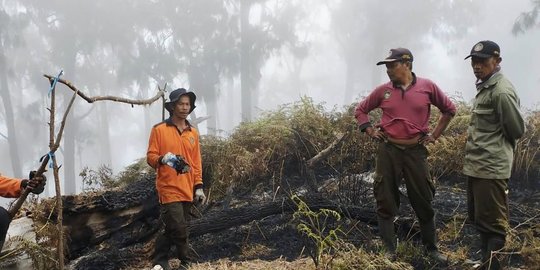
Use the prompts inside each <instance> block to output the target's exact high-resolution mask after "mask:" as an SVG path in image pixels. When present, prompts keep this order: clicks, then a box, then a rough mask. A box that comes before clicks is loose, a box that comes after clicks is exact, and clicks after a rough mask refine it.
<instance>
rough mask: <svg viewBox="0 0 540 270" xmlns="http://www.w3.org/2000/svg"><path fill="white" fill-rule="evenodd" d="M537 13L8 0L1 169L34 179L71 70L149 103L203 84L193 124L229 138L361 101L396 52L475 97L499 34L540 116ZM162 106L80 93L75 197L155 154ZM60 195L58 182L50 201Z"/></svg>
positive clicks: (67, 146) (503, 6)
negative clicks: (244, 124) (486, 44)
mask: <svg viewBox="0 0 540 270" xmlns="http://www.w3.org/2000/svg"><path fill="white" fill-rule="evenodd" d="M533 7H534V3H533V2H532V1H530V0H514V1H503V0H492V1H488V0H471V1H455V0H440V1H435V0H433V1H427V0H410V1H399V0H392V1H360V0H358V1H355V0H348V1H347V0H342V1H338V0H331V1H315V0H304V1H302V0H295V1H290V0H289V1H286V0H273V1H272V0H267V1H264V0H261V1H247V0H224V1H218V0H204V1H203V0H199V1H159V0H155V1H135V0H133V1H103V0H96V1H29V0H11V1H6V0H4V1H2V7H1V8H0V41H1V44H0V45H1V46H2V47H1V51H0V52H1V53H0V76H1V77H0V81H1V84H0V91H1V92H0V93H2V95H1V96H0V104H1V106H2V107H1V109H0V151H1V153H4V154H3V155H2V157H0V173H2V174H3V175H6V176H15V177H25V174H26V172H28V171H29V170H31V169H36V168H37V167H38V166H39V158H40V157H41V156H42V155H44V154H46V153H47V152H48V151H49V148H48V144H49V126H48V121H49V112H48V111H47V108H48V107H49V104H50V96H49V93H48V91H49V82H48V80H47V79H45V78H44V77H43V76H42V75H43V74H50V75H56V74H58V72H59V71H60V70H64V72H65V74H64V75H63V76H62V78H63V79H66V80H69V81H70V82H72V83H73V84H74V85H75V86H76V87H78V88H79V89H80V90H81V91H83V92H84V93H85V94H86V95H88V96H103V95H112V96H119V97H126V98H131V99H146V98H149V97H152V96H154V95H155V94H156V93H157V87H158V85H159V86H161V87H163V86H164V85H165V83H166V84H167V90H169V92H170V91H171V90H173V89H175V88H179V87H184V88H187V89H190V90H192V91H194V92H195V93H196V94H197V97H198V99H197V108H196V109H195V111H194V115H192V116H197V117H202V116H210V117H211V118H210V119H209V120H207V121H204V122H202V123H201V124H199V129H200V133H201V134H202V135H208V134H210V135H218V136H225V137H226V136H228V134H230V133H231V132H232V131H233V130H234V128H235V127H236V126H237V125H238V124H239V123H240V122H241V121H250V120H255V119H257V116H258V115H260V113H261V112H263V111H267V110H274V109H276V108H278V107H279V106H280V105H282V104H287V103H292V102H295V101H298V100H299V99H300V98H301V97H304V96H307V97H311V98H312V99H313V100H314V101H315V102H316V103H324V104H325V106H326V108H328V110H331V109H337V110H341V109H343V107H344V106H346V105H350V104H352V103H354V102H357V101H358V100H359V99H360V98H361V97H362V96H365V95H367V94H368V93H369V92H370V91H371V90H372V89H373V88H374V87H375V86H376V85H378V84H381V83H384V82H386V81H387V80H388V78H387V77H386V73H385V68H384V66H376V65H375V63H376V62H377V61H379V60H381V59H383V58H385V57H386V55H387V52H388V51H389V49H390V48H395V47H407V48H409V49H410V50H411V51H412V53H413V55H414V67H413V71H414V72H415V73H416V74H417V75H418V76H421V77H427V78H429V79H431V80H433V81H434V82H435V83H437V84H438V85H439V86H440V87H441V88H442V89H443V90H444V91H446V92H447V93H448V95H450V96H454V97H462V98H464V99H465V100H467V101H468V100H471V99H472V98H473V97H474V94H475V89H474V82H475V78H474V75H473V74H472V71H471V67H470V62H469V61H464V60H463V58H464V57H465V56H466V55H468V54H469V52H470V49H471V48H472V46H473V45H474V44H475V43H476V42H478V41H480V40H485V39H489V40H493V41H495V42H497V43H498V44H499V45H500V46H501V55H502V58H503V61H502V64H501V66H502V72H504V73H505V74H506V75H507V76H508V78H509V79H510V80H511V81H512V82H513V83H514V85H515V86H516V89H517V92H518V94H519V96H520V98H521V101H522V105H523V107H524V108H525V109H536V106H537V103H538V101H539V100H540V96H539V94H538V93H537V91H535V89H537V86H538V85H539V84H540V72H538V71H539V70H540V61H538V60H539V59H540V49H538V47H539V44H540V27H538V26H536V27H533V28H531V29H528V30H526V31H525V32H523V33H521V34H518V35H514V34H512V27H513V25H514V23H515V22H516V19H517V18H518V17H519V16H520V14H521V13H523V12H528V11H530V10H532V9H533ZM56 93H57V96H58V97H57V102H58V108H57V113H56V121H55V122H56V124H57V125H58V124H59V123H60V120H61V116H62V114H63V111H64V110H65V107H66V105H67V102H68V100H69V98H70V97H71V95H72V93H73V92H72V91H71V90H69V89H68V88H67V87H65V86H64V85H60V84H59V85H58V86H57V88H56ZM167 97H168V94H167ZM161 106H162V105H161V101H158V102H155V103H154V104H152V105H150V106H130V105H127V104H123V103H115V102H109V101H101V102H95V103H92V104H90V103H87V102H86V101H84V100H82V99H81V98H77V100H76V102H75V104H74V108H73V111H72V112H71V113H70V117H69V118H68V121H67V123H66V134H65V139H64V141H63V144H62V146H61V149H60V150H59V151H58V152H57V153H56V157H57V159H58V162H59V164H61V165H62V168H61V169H60V173H61V175H60V176H61V179H62V182H63V183H64V186H63V187H62V188H63V190H64V192H66V193H74V192H80V191H81V189H82V184H81V178H80V176H79V173H80V172H81V170H82V169H83V168H84V167H85V166H87V167H89V168H93V169H96V168H98V167H99V166H100V165H107V166H109V167H111V168H112V169H113V171H114V173H118V172H119V171H121V170H122V169H123V168H124V167H125V166H127V165H129V164H131V163H132V162H134V161H135V160H137V159H139V158H143V157H144V156H145V154H146V147H147V142H148V135H149V132H150V129H151V127H152V126H153V125H154V124H156V123H158V122H160V121H161V110H162V107H161ZM10 119H11V120H10ZM14 160H19V162H18V163H19V165H14V164H15V163H14ZM47 176H48V177H49V179H52V173H51V172H48V173H47ZM66 183H68V184H66ZM73 183H75V184H73ZM52 194H54V187H53V185H52V181H50V182H49V185H48V190H47V191H46V194H45V195H47V196H49V195H52Z"/></svg>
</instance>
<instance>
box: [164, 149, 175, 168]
mask: <svg viewBox="0 0 540 270" xmlns="http://www.w3.org/2000/svg"><path fill="white" fill-rule="evenodd" d="M159 162H160V163H161V164H163V165H169V166H171V167H173V168H174V164H175V163H176V162H178V158H177V157H176V155H175V154H173V153H171V152H167V154H165V155H163V157H161V159H160V160H159Z"/></svg>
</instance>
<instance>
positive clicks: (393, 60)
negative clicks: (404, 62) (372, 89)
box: [377, 59, 399, 66]
mask: <svg viewBox="0 0 540 270" xmlns="http://www.w3.org/2000/svg"><path fill="white" fill-rule="evenodd" d="M396 61H399V59H384V60H382V61H379V62H377V66H380V65H384V64H388V63H392V62H396Z"/></svg>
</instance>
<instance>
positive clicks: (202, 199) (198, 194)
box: [194, 188, 206, 204]
mask: <svg viewBox="0 0 540 270" xmlns="http://www.w3.org/2000/svg"><path fill="white" fill-rule="evenodd" d="M194 201H195V203H196V204H204V203H206V195H204V191H203V189H202V188H197V189H196V190H195V200H194Z"/></svg>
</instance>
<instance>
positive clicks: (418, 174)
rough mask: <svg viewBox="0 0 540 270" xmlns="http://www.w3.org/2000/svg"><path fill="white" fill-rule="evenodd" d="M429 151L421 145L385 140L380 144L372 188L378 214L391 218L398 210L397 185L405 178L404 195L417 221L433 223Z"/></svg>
mask: <svg viewBox="0 0 540 270" xmlns="http://www.w3.org/2000/svg"><path fill="white" fill-rule="evenodd" d="M427 156H428V152H427V149H426V147H425V146H424V145H421V144H418V145H412V146H401V145H394V144H392V143H388V142H382V143H381V144H380V145H379V149H378V153H377V161H376V168H375V180H374V185H373V191H374V194H375V199H376V201H377V209H376V212H377V216H378V217H379V218H382V219H393V218H394V217H395V216H396V215H397V213H398V210H399V204H400V200H399V189H398V187H399V185H400V183H401V181H402V179H404V180H405V186H406V187H407V195H408V197H409V201H410V202H411V206H412V208H413V209H414V211H415V213H416V216H417V217H418V220H419V222H420V224H427V223H429V222H433V219H434V217H435V211H434V210H433V206H432V205H431V202H432V200H433V196H434V195H435V186H434V184H433V181H432V179H431V176H430V174H429V167H428V164H427Z"/></svg>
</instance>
